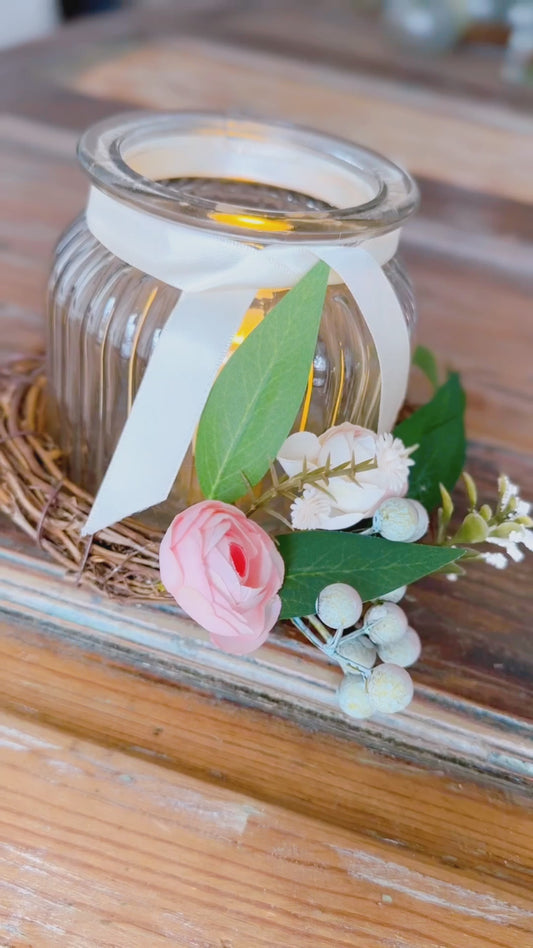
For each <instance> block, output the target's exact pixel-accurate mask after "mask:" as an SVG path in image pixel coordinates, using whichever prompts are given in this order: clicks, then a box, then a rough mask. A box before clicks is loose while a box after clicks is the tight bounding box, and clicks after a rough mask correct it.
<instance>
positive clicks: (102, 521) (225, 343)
mask: <svg viewBox="0 0 533 948" xmlns="http://www.w3.org/2000/svg"><path fill="white" fill-rule="evenodd" d="M254 296H255V292H254V290H251V289H250V288H247V289H242V288H241V289H231V290H221V289H220V287H217V288H216V289H212V290H206V291H203V292H201V293H183V294H182V295H181V297H180V299H179V300H178V303H177V304H176V306H175V307H174V309H173V311H172V313H171V314H170V316H169V318H168V320H167V322H166V325H165V327H164V329H163V330H162V332H161V336H160V338H159V341H158V343H157V345H156V347H155V350H154V352H153V354H152V356H151V358H150V360H149V362H148V365H147V368H146V371H145V373H144V376H143V379H142V382H141V385H140V387H139V390H138V392H137V395H136V397H135V400H134V403H133V406H132V409H131V412H130V415H129V417H128V419H127V421H126V424H125V425H124V428H123V430H122V434H121V436H120V439H119V442H118V444H117V447H116V448H115V452H114V454H113V457H112V459H111V462H110V464H109V467H108V469H107V471H106V474H105V477H104V479H103V481H102V483H101V485H100V489H99V491H98V493H97V495H96V499H95V501H94V504H93V507H92V509H91V512H90V514H89V517H88V520H87V522H86V524H85V525H84V527H83V530H82V535H83V536H87V535H89V534H93V533H97V532H98V530H103V529H104V528H105V527H108V526H110V525H111V524H113V523H117V522H118V521H119V520H123V519H124V518H125V517H129V516H131V515H132V514H134V513H137V512H139V511H141V510H146V509H147V508H148V507H152V506H154V505H155V504H158V503H161V502H162V501H164V500H166V498H167V497H168V495H169V493H170V491H171V488H172V485H173V483H174V481H175V479H176V475H177V473H178V471H179V468H180V466H181V464H182V461H183V459H184V457H185V454H186V452H187V449H188V447H189V445H190V443H191V440H192V437H193V435H194V431H195V429H196V426H197V424H198V422H199V420H200V416H201V414H202V411H203V408H204V405H205V403H206V401H207V397H208V395H209V392H210V390H211V387H212V385H213V383H214V381H215V378H216V376H217V373H218V371H219V369H220V366H221V365H222V363H223V361H224V358H225V356H226V354H227V352H228V349H229V347H230V344H231V341H232V339H233V337H234V335H235V333H236V332H237V330H238V328H239V326H240V324H241V322H242V319H243V316H244V313H245V312H246V310H247V309H248V308H249V306H250V304H251V302H252V300H253V298H254Z"/></svg>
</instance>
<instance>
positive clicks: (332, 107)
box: [74, 38, 533, 201]
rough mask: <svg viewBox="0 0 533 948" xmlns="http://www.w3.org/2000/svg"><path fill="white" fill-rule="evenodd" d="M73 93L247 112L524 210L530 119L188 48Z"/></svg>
mask: <svg viewBox="0 0 533 948" xmlns="http://www.w3.org/2000/svg"><path fill="white" fill-rule="evenodd" d="M156 64H157V66H156ZM74 86H75V88H77V89H79V90H81V91H83V92H86V93H89V94H90V95H92V96H95V97H97V98H105V97H106V96H108V95H111V96H112V97H113V99H115V100H120V99H122V100H124V101H125V102H130V103H131V102H135V103H137V104H139V105H142V106H144V107H152V108H159V109H160V108H188V109H192V108H205V107H206V106H208V107H210V108H213V109H215V110H228V109H229V110H236V111H242V110H245V111H250V110H252V111H253V112H254V113H256V114H260V115H263V116H267V117H273V118H275V119H278V120H283V119H284V120H288V121H294V122H300V123H303V124H307V125H310V126H314V127H317V128H320V129H322V130H324V131H328V132H331V133H333V134H338V135H344V136H345V137H346V138H350V139H353V140H356V141H358V142H360V143H361V144H363V145H368V146H369V147H371V148H375V149H376V150H378V151H381V152H383V153H384V154H386V155H389V156H390V157H391V158H392V159H393V160H396V161H398V162H399V163H400V164H403V165H405V166H406V167H407V168H409V169H410V171H411V172H412V173H413V174H415V175H417V174H418V175H421V176H423V177H427V178H430V179H433V180H436V181H442V182H446V183H448V184H456V185H459V186H460V187H463V188H467V189H471V190H473V191H481V192H484V193H488V194H499V195H502V196H505V197H508V198H514V199H522V200H526V201H531V200H532V191H531V181H530V176H529V173H528V170H529V166H530V165H531V163H532V162H533V135H532V134H531V121H530V118H529V117H528V116H526V115H524V116H522V115H521V114H518V113H514V112H511V111H510V110H508V109H505V108H503V107H502V106H499V105H496V104H492V103H491V104H485V103H480V102H479V101H471V100H469V99H465V97H464V96H462V95H457V96H453V95H451V94H449V93H448V94H446V93H440V92H435V91H434V90H432V91H429V90H426V89H423V88H422V89H421V88H413V87H411V86H409V85H407V84H401V83H398V82H396V81H393V80H391V81H389V80H386V79H382V78H374V77H372V78H370V77H368V76H367V75H361V74H358V73H353V72H350V73H349V74H345V73H342V72H339V71H338V70H335V69H333V68H331V67H325V66H322V65H319V64H317V63H313V64H312V65H308V64H302V63H295V62H291V61H288V60H287V59H283V58H278V57H273V56H272V55H267V54H265V53H262V52H259V51H257V50H254V51H253V52H250V51H248V50H242V49H240V48H238V47H233V48H231V47H229V48H228V47H227V46H224V45H222V44H220V43H219V42H205V41H198V40H196V39H195V38H184V39H180V40H172V41H170V40H169V41H165V42H162V43H159V44H154V45H153V46H143V47H142V48H141V49H138V50H135V51H133V52H127V53H126V54H124V55H123V56H118V57H117V56H116V55H115V56H113V57H111V58H110V60H109V61H108V62H107V63H106V62H103V63H98V64H96V65H95V66H94V67H92V68H89V69H87V70H85V71H84V72H82V74H81V75H80V76H79V77H77V78H76V80H75V82H74ZM436 121H438V125H439V134H438V135H435V122H436ZM511 168H512V169H513V170H512V174H511V173H510V169H511Z"/></svg>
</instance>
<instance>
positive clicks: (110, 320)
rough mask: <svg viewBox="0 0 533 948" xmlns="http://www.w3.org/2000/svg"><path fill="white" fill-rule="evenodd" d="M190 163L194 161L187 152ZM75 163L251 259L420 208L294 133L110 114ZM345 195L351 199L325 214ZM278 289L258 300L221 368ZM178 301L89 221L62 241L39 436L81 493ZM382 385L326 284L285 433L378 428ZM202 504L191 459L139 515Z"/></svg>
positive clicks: (245, 124) (407, 188) (399, 273)
mask: <svg viewBox="0 0 533 948" xmlns="http://www.w3.org/2000/svg"><path fill="white" fill-rule="evenodd" d="M191 141H193V142H201V146H202V152H201V155H202V158H201V160H200V161H199V162H198V165H199V166H198V167H195V165H194V163H191V162H192V159H191V158H189V164H186V165H185V170H186V173H183V158H182V157H181V158H180V157H179V156H180V155H181V156H183V154H184V152H185V151H186V145H187V143H188V142H191ZM210 150H211V151H212V152H213V155H212V160H210ZM169 152H170V153H171V154H176V155H177V156H178V158H177V160H176V163H175V165H174V164H173V163H172V161H171V162H170V164H169V161H168V158H167V159H165V160H164V161H163V160H161V157H160V156H161V155H162V154H163V153H164V154H165V155H167V156H168V154H169ZM192 154H193V158H194V155H196V157H197V158H198V154H199V152H198V149H197V148H196V150H195V148H193V149H192ZM147 156H148V157H147ZM226 156H227V160H225V159H226ZM79 158H80V161H81V164H82V165H83V167H84V168H85V170H86V171H87V173H88V174H89V176H90V178H91V181H92V184H93V185H94V186H96V187H97V188H98V189H100V190H102V191H104V192H106V193H108V194H110V195H112V196H114V197H117V198H119V199H120V200H121V201H123V202H126V203H128V204H130V205H131V206H133V207H135V208H137V209H141V210H144V211H146V212H147V213H149V214H156V215H159V216H162V217H164V218H165V219H168V220H176V221H179V222H180V223H184V224H187V225H189V226H191V227H201V228H203V229H204V230H205V229H206V228H207V229H208V231H209V232H210V233H213V234H219V235H228V236H230V237H231V238H232V239H233V240H239V241H245V242H247V243H250V244H253V245H254V246H261V247H263V246H271V245H274V244H275V245H279V244H280V243H281V242H283V243H286V244H291V243H294V242H299V243H301V242H302V241H305V242H306V243H308V244H309V245H311V246H312V244H313V242H314V243H316V242H320V243H322V244H323V243H327V242H331V243H332V245H333V244H338V243H342V244H348V245H357V244H360V243H362V242H364V241H368V240H369V239H371V238H374V237H380V236H382V235H385V234H387V233H392V232H393V231H396V230H397V229H398V228H399V227H400V226H401V224H402V222H403V221H404V220H405V219H406V218H407V217H408V216H409V215H410V214H411V213H412V212H413V211H414V209H415V208H416V205H417V190H416V185H415V184H414V182H413V181H412V179H411V178H410V177H409V176H408V175H407V174H406V173H405V172H403V171H402V170H401V169H399V168H398V167H397V166H395V165H393V164H392V163H391V162H389V161H387V160H386V159H384V158H382V157H381V156H379V155H376V154H375V153H373V152H370V151H368V150H366V149H363V148H360V147H358V146H355V145H351V144H349V143H347V142H344V141H340V140H337V139H332V138H329V137H327V136H323V135H319V134H317V133H314V132H310V131H306V130H302V129H298V128H295V127H292V126H281V125H280V126H278V125H271V124H266V123H257V122H249V121H245V120H237V119H232V118H227V117H220V116H214V115H209V114H198V113H175V114H164V113H163V114H152V113H149V114H146V113H135V114H130V115H125V116H124V115H123V116H118V117H116V118H114V119H112V120H108V121H105V122H102V123H99V124H97V125H96V126H93V127H92V128H91V129H89V130H88V132H86V133H85V135H84V136H83V138H82V140H81V142H80V147H79ZM307 166H309V167H310V168H311V172H310V173H309V174H306V173H305V168H306V167H307ZM217 169H219V170H217ZM148 172H149V174H148ZM328 176H329V177H328ZM344 195H346V196H350V197H352V198H353V196H355V197H358V198H359V200H358V202H357V203H355V204H352V206H344V207H339V206H337V205H338V204H339V198H341V199H342V197H343V196H344ZM383 269H384V272H385V273H386V275H387V276H388V278H389V280H390V282H391V283H392V285H393V287H394V289H395V291H396V293H397V296H398V298H399V300H400V303H401V307H402V310H403V313H404V317H405V320H406V323H407V325H408V327H409V330H410V331H411V330H412V328H413V325H414V319H415V308H414V301H413V295H412V291H411V286H410V283H409V280H408V277H407V275H406V273H405V271H404V270H403V268H402V266H401V265H400V264H399V263H398V261H397V259H396V258H395V256H392V258H391V259H390V260H389V261H388V262H387V263H385V264H384V267H383ZM285 292H286V289H285V288H283V287H280V288H278V289H265V290H260V291H259V292H258V294H257V297H256V299H255V300H254V302H253V304H252V306H251V308H250V310H249V311H248V312H247V314H246V316H245V317H244V320H243V324H242V326H241V330H240V331H239V333H238V334H237V335H236V337H235V339H234V342H233V345H232V347H231V350H230V353H229V356H230V357H231V351H233V350H234V349H235V348H236V347H237V346H238V345H239V344H240V343H241V342H242V340H243V339H244V338H245V337H246V335H247V334H248V333H249V332H250V331H252V330H253V328H254V327H255V326H256V325H257V323H258V322H259V321H260V320H261V319H262V318H263V316H264V315H265V314H266V313H268V312H269V310H270V309H271V308H272V307H273V306H274V305H275V303H276V302H277V301H278V300H279V299H280V298H281V297H282V295H283V294H284V293H285ZM178 298H179V290H177V289H175V288H173V287H171V286H168V285H167V284H165V283H162V282H161V281H159V280H157V279H155V278H154V277H152V276H150V275H148V274H146V273H143V272H141V271H139V270H137V269H135V268H134V267H132V266H129V265H128V264H127V263H125V262H124V261H122V260H120V259H118V258H117V257H115V256H114V255H113V254H111V253H110V252H109V251H108V250H107V249H106V248H105V247H104V246H103V245H102V244H101V243H99V242H98V240H96V239H95V237H94V236H93V235H92V233H91V232H90V231H89V229H88V227H87V223H86V219H85V215H81V216H80V217H78V218H77V219H76V220H75V221H74V223H73V224H72V225H71V226H70V227H69V228H68V230H67V231H66V232H65V234H64V235H63V236H62V238H61V240H60V241H59V244H58V246H57V250H56V256H55V262H54V266H53V270H52V274H51V277H50V282H49V292H48V345H47V353H48V365H47V371H48V380H49V389H50V409H51V410H50V425H51V428H52V431H53V434H54V435H55V438H56V439H57V441H58V442H59V445H60V447H61V448H62V450H63V452H64V454H65V458H66V465H67V471H68V475H69V476H70V478H71V479H72V480H73V481H74V482H76V483H77V484H79V485H81V486H83V487H84V488H86V489H87V490H89V491H90V492H92V493H95V492H96V490H97V489H98V487H99V485H100V483H101V481H102V478H103V476H104V474H105V471H106V468H107V466H108V464H109V461H110V459H111V457H112V454H113V451H114V449H115V446H116V444H117V441H118V438H119V435H120V433H121V431H122V428H123V426H124V423H125V421H126V419H127V417H128V413H129V411H130V409H131V406H132V403H133V399H134V398H135V394H136V391H137V389H138V387H139V385H140V382H141V379H142V376H143V373H144V370H145V368H146V365H147V362H148V360H149V358H150V355H151V353H152V351H153V349H154V347H155V346H156V344H157V342H158V339H159V335H160V333H161V329H162V328H163V326H164V325H165V322H166V320H167V318H168V316H169V315H170V313H171V311H172V310H173V308H174V306H175V304H176V302H177V300H178ZM380 387H381V382H380V372H379V366H378V362H377V356H376V351H375V348H374V345H373V342H372V339H371V337H370V335H369V332H368V329H367V327H366V324H365V321H364V319H363V318H362V316H361V314H360V312H359V309H358V306H357V304H356V303H355V300H354V299H353V297H352V296H351V294H350V293H349V291H348V290H347V288H346V287H345V286H344V285H343V284H341V283H332V284H331V285H330V286H329V287H328V290H327V294H326V302H325V306H324V311H323V316H322V322H321V327H320V334H319V339H318V344H317V348H316V352H315V358H314V362H313V366H312V371H311V373H310V376H309V384H308V389H307V392H306V395H305V397H304V400H303V402H302V407H301V410H300V412H299V415H298V418H297V419H296V422H295V428H294V430H298V429H300V428H306V429H308V430H311V431H314V432H316V433H320V432H321V431H324V430H325V429H326V428H328V427H330V426H331V425H333V424H340V423H341V422H343V421H351V422H353V423H357V424H361V425H365V426H368V427H375V426H376V422H377V413H378V407H379V398H380ZM176 411H177V412H178V411H179V406H176ZM199 499H200V493H199V488H198V484H197V481H196V477H195V471H194V457H193V452H192V450H190V451H189V453H188V455H187V457H186V458H185V461H184V462H183V464H182V467H181V469H180V471H179V474H178V476H177V479H176V482H175V485H174V488H173V490H172V493H171V495H170V497H169V499H168V501H166V503H164V504H161V505H159V506H158V507H157V508H152V510H150V511H147V512H145V513H144V514H143V519H144V520H148V522H150V523H152V524H153V525H155V526H161V527H164V526H166V525H167V524H168V521H169V519H170V518H171V517H172V516H173V515H174V514H175V513H176V512H177V511H178V510H180V509H183V507H185V506H187V505H189V504H191V503H194V502H195V501H197V500H199Z"/></svg>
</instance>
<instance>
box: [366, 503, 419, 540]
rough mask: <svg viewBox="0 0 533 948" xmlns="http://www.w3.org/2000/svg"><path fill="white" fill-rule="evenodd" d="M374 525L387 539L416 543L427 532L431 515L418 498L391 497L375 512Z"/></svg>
mask: <svg viewBox="0 0 533 948" xmlns="http://www.w3.org/2000/svg"><path fill="white" fill-rule="evenodd" d="M372 525H373V527H374V530H375V531H376V533H380V534H381V536H382V537H383V538H384V539H385V540H393V541H394V542H402V543H415V542H416V541H417V540H420V538H421V537H423V536H424V534H425V533H426V532H427V528H428V526H429V517H428V513H427V510H426V508H425V507H423V506H422V504H420V503H419V502H418V500H409V498H407V497H389V498H388V500H384V501H383V503H382V504H381V507H380V508H379V510H377V511H376V513H375V514H374V518H373V521H372Z"/></svg>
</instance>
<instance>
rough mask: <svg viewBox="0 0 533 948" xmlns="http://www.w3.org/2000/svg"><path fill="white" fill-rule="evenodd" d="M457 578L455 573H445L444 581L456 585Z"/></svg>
mask: <svg viewBox="0 0 533 948" xmlns="http://www.w3.org/2000/svg"><path fill="white" fill-rule="evenodd" d="M495 555H496V554H495ZM458 578H459V577H458V576H457V573H446V579H447V580H448V582H449V583H456V582H457V580H458Z"/></svg>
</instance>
